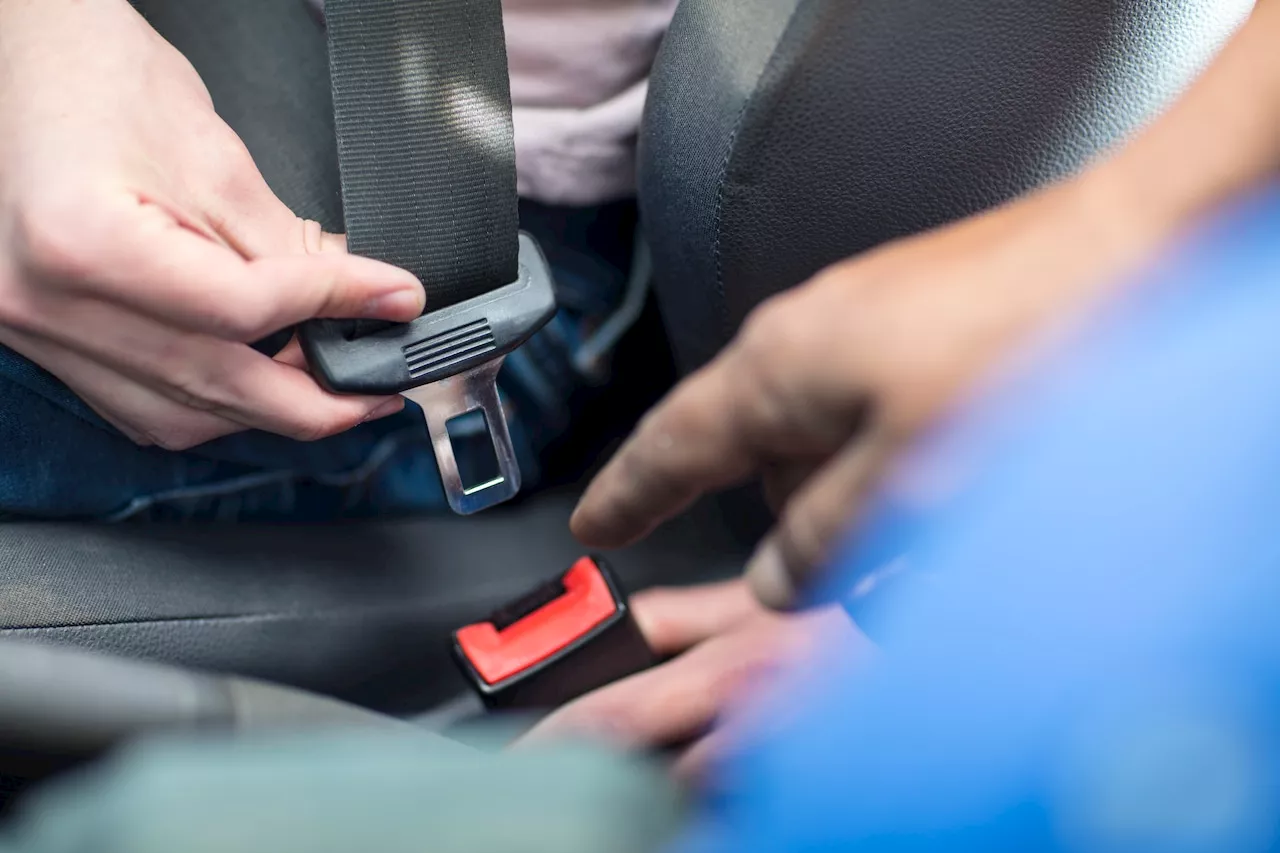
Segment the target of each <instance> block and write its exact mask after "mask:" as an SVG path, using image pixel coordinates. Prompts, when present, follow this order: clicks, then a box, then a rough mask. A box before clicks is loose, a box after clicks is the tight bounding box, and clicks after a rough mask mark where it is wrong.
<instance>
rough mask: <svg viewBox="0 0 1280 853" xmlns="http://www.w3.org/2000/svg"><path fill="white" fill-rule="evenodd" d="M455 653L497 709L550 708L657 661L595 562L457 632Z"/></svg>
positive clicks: (610, 577) (613, 581) (617, 589)
mask: <svg viewBox="0 0 1280 853" xmlns="http://www.w3.org/2000/svg"><path fill="white" fill-rule="evenodd" d="M453 653H454V658H455V659H456V660H457V662H458V666H459V668H460V669H461V670H462V673H463V675H464V677H466V679H467V681H468V682H470V684H471V686H472V688H473V689H474V690H475V691H476V692H477V693H478V694H479V696H480V698H481V700H482V701H483V702H484V704H485V706H486V707H488V708H490V709H494V710H498V709H501V710H519V709H545V708H554V707H557V706H559V705H563V704H564V703H566V702H569V701H571V700H573V699H576V698H577V697H579V696H581V695H583V694H585V693H589V692H590V691H592V690H595V689H597V688H599V687H603V686H604V685H606V684H609V683H611V682H614V681H617V680H619V679H621V678H625V677H627V676H629V675H632V674H634V673H637V672H640V671H641V670H644V669H648V668H649V667H651V666H653V665H654V664H655V663H657V658H656V656H655V655H654V654H653V652H652V650H651V649H650V648H649V644H648V643H647V642H646V641H645V639H644V635H643V634H642V633H641V632H640V627H639V626H638V625H637V624H636V621H635V618H634V616H633V615H632V612H631V607H630V604H629V602H628V600H627V597H626V595H625V594H624V593H623V592H622V588H621V586H620V585H619V584H618V580H617V578H616V577H615V576H614V574H613V572H612V571H611V570H610V568H609V566H608V564H606V563H605V562H604V561H603V560H601V559H599V558H596V557H583V558H582V559H580V560H578V562H576V563H574V565H573V567H572V568H570V569H569V570H568V571H567V572H565V573H563V574H562V575H560V576H559V577H557V578H556V579H554V580H552V581H551V582H549V583H546V584H543V585H542V586H540V587H538V588H536V589H534V590H532V591H531V592H529V593H528V594H526V595H524V596H521V597H520V598H519V599H517V600H515V601H513V602H511V603H510V604H508V605H507V606H506V607H503V608H500V609H499V610H497V611H495V612H494V613H493V614H492V615H490V616H489V618H488V619H487V620H486V621H484V622H479V623H476V624H474V625H468V626H466V627H465V628H462V629H460V630H458V631H455V632H454V635H453Z"/></svg>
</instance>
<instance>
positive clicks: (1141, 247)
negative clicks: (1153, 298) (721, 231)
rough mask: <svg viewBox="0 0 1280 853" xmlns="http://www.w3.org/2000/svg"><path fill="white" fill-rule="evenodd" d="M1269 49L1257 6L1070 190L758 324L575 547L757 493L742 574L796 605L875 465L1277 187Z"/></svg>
mask: <svg viewBox="0 0 1280 853" xmlns="http://www.w3.org/2000/svg"><path fill="white" fill-rule="evenodd" d="M1278 46H1280V0H1262V2H1261V3H1260V5H1259V6H1258V8H1257V9H1256V10H1255V12H1254V14H1253V16H1252V18H1251V19H1250V20H1249V21H1248V22H1247V24H1246V25H1245V26H1244V27H1243V28H1242V29H1241V30H1240V32H1239V33H1237V35H1236V36H1235V38H1234V39H1233V40H1232V41H1231V43H1230V44H1229V45H1228V46H1227V48H1226V49H1225V50H1224V51H1223V53H1222V54H1221V55H1220V56H1219V57H1218V59H1217V60H1216V61H1215V62H1214V64H1213V65H1212V66H1211V67H1210V69H1209V70H1208V71H1207V72H1206V73H1205V74H1204V75H1203V76H1202V77H1201V79H1200V80H1199V81H1197V83H1196V84H1195V85H1194V86H1192V88H1191V89H1189V90H1188V92H1187V93H1186V94H1185V95H1184V96H1183V97H1182V98H1181V99H1180V101H1179V102H1178V103H1177V104H1176V105H1175V106H1174V107H1173V108H1172V109H1171V110H1170V111H1169V112H1167V113H1166V114H1165V115H1164V116H1162V117H1161V118H1160V119H1159V120H1158V121H1156V122H1155V123H1154V124H1153V125H1152V126H1151V127H1150V128H1149V129H1148V130H1147V131H1145V132H1144V133H1142V134H1140V135H1139V136H1137V137H1136V138H1135V139H1133V140H1132V141H1131V142H1130V143H1128V144H1127V145H1126V146H1124V147H1122V148H1121V149H1120V150H1118V151H1117V152H1116V153H1114V154H1113V155H1112V156H1110V157H1109V158H1107V159H1105V160H1103V161H1101V162H1100V163H1098V164H1097V165H1095V166H1094V167H1092V168H1091V169H1089V170H1087V171H1086V172H1085V173H1084V174H1082V175H1081V176H1079V177H1077V178H1075V179H1073V180H1069V181H1066V182H1063V183H1061V184H1059V185H1056V186H1053V187H1050V188H1048V189H1046V190H1043V191H1041V192H1038V193H1035V194H1032V195H1030V196H1028V197H1026V198H1023V199H1020V200H1018V201H1015V202H1013V203H1010V204H1008V205H1005V206H1004V207H1001V208H998V209H996V210H993V211H991V212H988V213H985V214H982V215H979V216H976V217H972V218H970V219H967V220H964V221H962V222H959V223H956V224H954V225H951V226H948V227H946V228H942V229H939V230H937V231H934V232H932V233H928V234H924V235H920V236H917V237H914V238H911V239H907V240H903V241H900V242H897V243H894V244H892V245H889V246H886V247H884V248H882V249H880V250H878V251H875V252H872V253H869V254H868V255H865V256H861V257H859V258H856V259H854V260H851V261H846V262H844V263H841V264H837V265H836V266H834V267H831V268H830V269H828V270H826V271H824V272H822V273H820V274H819V275H818V276H817V277H816V278H814V279H813V280H812V281H810V282H808V283H807V284H805V285H802V286H800V287H798V288H795V289H793V290H791V291H789V292H787V293H784V294H781V295H780V296H778V297H775V298H774V299H772V300H770V301H769V302H767V303H765V304H764V305H762V306H760V308H758V309H757V310H756V311H755V312H754V314H753V315H752V316H751V317H750V318H749V319H748V321H747V323H746V324H745V326H744V328H743V330H742V332H741V333H740V334H739V335H738V337H737V339H736V340H735V341H734V342H733V343H732V344H730V346H729V347H728V348H727V349H726V350H725V351H724V352H723V353H722V354H721V355H720V356H719V358H717V359H716V360H715V361H714V362H712V363H711V364H710V365H708V366H707V367H706V368H704V369H703V370H702V371H700V372H698V373H697V374H695V375H694V376H692V377H690V378H689V379H688V380H687V381H685V382H684V383H682V384H681V385H680V386H679V387H677V389H676V390H675V391H674V392H673V393H672V394H671V396H670V397H669V398H668V399H667V400H666V401H665V402H664V403H663V404H662V405H660V406H659V407H658V408H657V409H656V410H655V411H654V412H653V413H651V414H650V416H649V417H648V418H646V419H645V421H644V423H643V424H642V425H641V427H640V428H639V429H638V430H637V432H636V434H635V435H634V436H633V437H632V438H631V439H630V440H629V441H628V442H627V444H626V445H625V446H624V447H623V448H622V450H621V451H620V452H619V453H618V455H617V456H616V457H615V458H614V459H613V460H612V461H611V462H610V464H609V465H608V466H607V467H606V468H605V469H604V471H603V472H602V473H601V474H600V475H599V477H597V478H596V480H595V482H594V483H592V485H591V487H590V488H589V489H588V491H587V493H586V495H585V496H584V498H583V500H582V503H581V505H580V506H579V507H578V510H577V512H576V513H575V515H574V518H573V528H574V531H575V532H576V534H577V535H578V536H579V538H581V539H582V540H583V541H584V542H586V543H588V544H590V545H592V546H596V547H607V546H615V545H621V544H623V543H626V542H630V541H633V540H635V539H638V538H640V537H642V536H644V535H645V534H647V533H648V532H649V531H650V530H652V529H653V528H654V527H655V526H656V525H658V524H659V523H661V522H662V521H663V520H665V519H667V518H669V517H671V516H673V515H675V514H676V513H678V512H680V511H682V510H683V509H684V508H685V507H687V506H688V505H689V504H690V503H691V502H692V501H694V500H695V499H696V498H697V497H698V496H699V495H700V494H702V493H704V492H707V491H710V490H714V489H718V488H723V487H726V486H728V485H731V484H733V483H736V482H741V481H744V480H747V479H749V478H751V477H754V476H763V478H764V481H765V487H766V493H767V494H768V495H769V496H770V498H771V500H772V501H773V502H774V504H775V507H776V508H777V509H778V510H779V511H780V518H779V523H778V525H777V528H776V529H775V530H774V532H773V534H772V535H771V536H770V537H769V538H768V539H767V540H766V541H765V543H764V544H763V545H762V546H761V549H760V551H759V552H758V553H757V555H756V557H755V559H753V561H752V563H751V565H750V566H749V568H748V576H749V577H750V579H751V581H752V583H753V585H754V586H755V588H756V590H757V593H758V594H759V595H760V596H761V597H762V598H763V599H764V600H765V601H766V602H768V603H770V604H774V605H785V604H788V603H790V602H792V601H793V600H794V597H795V595H796V590H797V586H798V584H799V582H800V580H802V579H803V578H804V577H805V576H806V575H807V574H808V573H810V572H811V571H812V570H813V568H814V567H815V566H817V565H819V564H820V563H821V562H822V561H823V559H824V558H825V556H826V554H827V552H828V549H829V548H830V547H831V545H832V543H833V542H834V541H835V540H836V539H837V538H838V536H839V535H840V533H841V532H842V531H843V530H844V529H845V528H846V527H847V525H848V524H849V518H850V515H851V514H852V513H853V511H854V510H855V509H856V507H857V506H858V504H859V502H860V501H861V500H862V498H863V497H864V495H865V494H866V493H867V491H868V490H870V489H872V488H874V487H875V485H876V483H877V481H878V479H879V476H880V474H881V473H882V472H883V470H884V468H885V466H886V465H887V464H888V463H889V461H890V460H892V459H893V458H894V456H895V455H896V454H897V452H898V451H899V450H900V449H901V448H902V447H903V446H904V445H905V444H907V443H909V442H910V441H911V440H912V439H913V438H914V436H915V435H916V434H918V432H919V431H920V430H921V429H922V428H923V427H925V426H926V425H928V424H929V423H931V422H932V421H933V420H934V419H936V418H937V417H938V416H939V414H941V413H942V412H944V411H945V410H946V409H947V407H948V406H950V405H951V404H952V403H953V402H954V401H955V400H956V398H957V397H958V396H959V395H961V394H962V393H963V392H964V391H965V390H966V389H968V388H969V387H971V386H972V385H973V384H974V382H975V381H976V380H977V379H979V378H980V377H981V376H983V375H984V374H985V373H986V372H987V371H988V370H989V369H990V368H991V366H992V365H993V364H994V363H996V362H997V361H999V360H1000V359H1001V358H1002V357H1004V356H1006V355H1007V354H1008V353H1009V352H1010V351H1011V349H1013V348H1014V347H1016V346H1018V345H1019V344H1020V343H1022V342H1023V341H1024V340H1026V339H1027V338H1028V337H1029V336H1031V335H1032V334H1034V333H1035V332H1037V331H1040V330H1043V329H1045V328H1046V327H1048V326H1050V325H1052V324H1054V323H1056V322H1059V321H1061V320H1062V318H1064V317H1069V316H1072V315H1074V314H1076V313H1078V312H1079V311H1080V310H1081V308H1082V307H1083V306H1085V305H1087V304H1088V303H1089V302H1090V301H1092V300H1094V299H1096V298H1097V297H1098V296H1099V295H1101V294H1104V293H1105V292H1107V291H1108V290H1109V289H1110V288H1112V287H1114V283H1115V282H1120V281H1123V280H1124V277H1125V274H1126V273H1128V272H1130V271H1132V269H1133V268H1134V267H1135V266H1137V265H1138V264H1140V263H1142V262H1143V261H1145V260H1146V259H1147V258H1149V257H1150V256H1151V254H1152V253H1153V252H1154V251H1156V250H1157V249H1158V248H1159V247H1160V246H1161V244H1163V243H1164V242H1165V241H1167V240H1168V239H1170V238H1171V237H1172V236H1173V235H1174V234H1175V233H1176V232H1177V231H1178V230H1179V229H1181V228H1183V227H1185V225H1186V224H1187V223H1188V221H1189V220H1191V219H1193V218H1195V217H1196V216H1198V215H1199V214H1201V213H1203V212H1205V211H1208V210H1209V209H1211V208H1213V207H1214V206H1215V205H1217V204H1218V203H1220V202H1222V201H1223V200H1225V199H1228V198H1230V197H1232V196H1233V195H1235V194H1237V193H1239V192H1241V191H1242V190H1245V189H1247V188H1248V187H1250V186H1253V185H1256V184H1259V183H1261V182H1264V181H1265V180H1267V179H1268V178H1269V177H1270V176H1272V175H1274V174H1275V173H1276V172H1277V169H1278V167H1280V47H1278ZM868 404H870V405H869V406H868ZM726 413H732V416H726Z"/></svg>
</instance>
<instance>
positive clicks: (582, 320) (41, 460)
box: [0, 202, 635, 521]
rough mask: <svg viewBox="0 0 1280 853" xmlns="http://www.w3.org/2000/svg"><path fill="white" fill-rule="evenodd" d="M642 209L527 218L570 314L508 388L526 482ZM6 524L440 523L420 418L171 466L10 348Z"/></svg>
mask: <svg viewBox="0 0 1280 853" xmlns="http://www.w3.org/2000/svg"><path fill="white" fill-rule="evenodd" d="M634 216H635V214H634V205H633V204H631V203H630V202H625V203H617V204H612V205H606V206H602V207H595V208H582V209H567V208H554V207H547V206H544V205H537V204H533V203H523V204H522V205H521V221H522V226H523V227H524V228H525V229H526V230H528V231H530V232H532V233H533V234H534V235H535V236H537V237H538V238H539V240H540V241H541V242H542V244H543V249H544V250H545V251H546V253H547V257H548V260H549V261H550V263H551V265H552V268H553V269H554V271H555V275H556V287H557V295H558V297H559V300H560V306H561V310H560V312H559V313H558V314H557V316H556V317H555V319H553V320H552V322H551V323H550V324H548V326H547V327H546V328H545V329H544V330H543V331H541V332H540V333H539V334H538V335H536V336H535V337H534V338H533V339H532V340H531V341H529V343H528V344H526V345H525V346H524V347H522V348H521V349H520V350H519V351H517V352H515V353H512V354H511V355H510V356H509V357H508V358H507V362H506V365H505V367H504V369H503V372H502V375H501V377H500V379H499V386H500V389H501V391H502V394H503V396H504V402H505V403H506V405H507V408H508V411H509V412H510V413H511V414H512V417H511V427H512V439H513V441H514V442H515V444H516V452H517V455H518V456H519V458H520V463H521V466H522V468H523V470H524V473H525V480H526V483H528V484H530V485H533V486H536V484H537V482H538V480H539V477H540V474H541V471H540V465H539V462H540V458H539V457H540V455H541V453H542V451H543V450H544V449H545V448H546V447H547V446H548V445H549V444H550V443H551V441H552V440H554V439H556V438H557V437H561V436H562V435H563V434H564V433H565V432H566V431H567V430H568V429H569V428H570V427H571V425H572V422H573V416H574V398H575V395H576V393H577V392H578V391H579V390H580V386H581V385H582V382H581V381H580V379H579V377H578V376H577V375H576V373H575V371H574V369H573V366H572V359H573V355H574V352H575V350H576V349H577V347H578V346H580V345H581V343H582V340H583V337H584V335H585V334H587V333H588V332H589V330H590V328H591V327H592V326H593V325H594V324H596V323H597V322H598V321H599V320H600V319H601V318H603V317H604V316H606V315H607V314H608V313H609V312H610V311H611V310H612V308H613V306H615V305H616V304H617V302H618V301H619V300H620V299H621V296H622V293H623V290H624V288H625V284H626V278H627V274H628V270H629V264H630V256H631V249H632V239H633V231H634ZM0 459H2V460H3V464H2V465H0V518H4V517H11V518H92V519H107V520H124V519H152V520H220V521H236V520H245V521H248V520H254V521H283V520H289V521H321V520H329V519H337V518H359V517H369V516H374V515H377V516H387V515H396V514H411V513H421V512H432V511H436V510H442V509H443V508H444V507H445V506H446V503H445V499H444V493H443V491H442V489H441V486H440V479H439V474H438V473H437V470H436V463H435V457H434V455H433V454H432V451H431V447H430V444H429V443H428V441H427V436H426V429H425V426H424V424H423V421H422V416H421V413H420V412H419V411H418V409H417V407H416V406H414V405H413V404H409V405H408V406H406V410H405V411H404V412H402V413H401V414H399V415H396V416H394V417H391V418H386V419H385V420H382V421H378V422H375V423H370V424H365V425H363V426H360V427H358V428H356V429H353V430H351V431H350V432H347V433H345V434H343V435H338V436H334V437H332V438H329V439H325V440H323V441H318V442H314V443H309V444H308V443H302V442H297V441H292V440H289V439H285V438H282V437H279V436H274V435H268V434H265V433H258V432H248V433H242V434H240V435H234V436H229V437H227V438H224V439H220V440H218V441H214V442H211V443H209V444H206V445H203V446H201V447H198V448H195V449H194V450H191V451H187V452H183V453H173V452H169V451H165V450H159V449H156V448H143V447H138V446H136V445H134V444H133V443H132V442H131V441H129V440H128V439H127V438H125V437H124V436H123V435H121V434H120V433H119V432H118V431H117V430H115V429H114V428H113V427H111V426H110V425H109V424H107V423H106V422H105V421H103V420H102V419H101V418H100V417H98V416H97V415H96V414H95V413H94V412H93V411H92V410H91V409H90V408H89V407H88V406H86V405H85V404H84V403H83V402H81V401H80V400H79V399H78V398H77V397H76V396H75V395H74V394H73V393H72V392H71V391H70V390H69V389H68V388H67V387H66V386H65V385H63V384H62V383H61V382H60V381H58V380H57V379H56V378H55V377H53V376H51V375H50V374H49V373H47V372H46V371H44V370H42V369H41V368H40V367H38V366H37V365H35V364H33V363H31V362H30V361H28V360H27V359H25V358H23V357H22V356H20V355H18V354H17V353H14V352H12V351H11V350H8V349H5V348H3V347H0Z"/></svg>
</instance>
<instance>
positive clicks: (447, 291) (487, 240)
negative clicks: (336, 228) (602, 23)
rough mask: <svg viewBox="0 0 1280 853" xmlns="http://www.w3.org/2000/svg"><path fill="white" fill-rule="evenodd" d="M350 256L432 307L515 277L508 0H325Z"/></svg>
mask: <svg viewBox="0 0 1280 853" xmlns="http://www.w3.org/2000/svg"><path fill="white" fill-rule="evenodd" d="M325 14H326V19H327V22H328V28H329V75H330V80H331V81H332V86H333V105H334V114H335V118H336V125H337V133H338V156H339V161H340V166H341V172H342V203H343V210H344V211H345V216H346V225H347V241H348V247H349V248H350V250H351V251H352V252H353V253H355V254H359V255H364V256H367V257H371V258H376V259H378V260H381V261H386V262H388V263H391V264H395V265H396V266H399V267H403V268H404V269H407V270H409V271H410V272H412V273H414V274H415V275H417V276H418V278H419V279H420V280H421V281H422V283H423V286H424V287H426V289H427V310H428V311H436V310H439V309H440V308H444V307H447V306H449V305H453V304H456V303H458V302H462V301H464V300H466V299H469V298H471V297H474V296H477V295H479V294H482V293H485V292H487V291H490V290H494V289H497V288H499V287H502V286H503V285H506V284H510V283H511V282H512V281H515V279H516V276H517V256H518V243H517V233H518V229H519V214H518V210H517V202H516V162H515V143H514V139H513V130H512V123H511V85H510V82H509V78H508V71H507V51H506V41H505V37H504V33H503V24H502V5H501V3H500V0H328V2H327V3H326V5H325Z"/></svg>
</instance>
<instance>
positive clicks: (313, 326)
mask: <svg viewBox="0 0 1280 853" xmlns="http://www.w3.org/2000/svg"><path fill="white" fill-rule="evenodd" d="M519 240H520V259H519V276H518V277H517V279H516V280H515V281H513V282H512V283H510V284H508V285H506V286H503V287H500V288H497V289H495V290H492V291H490V292H488V293H484V294H481V295H479V296H476V297H473V298H471V299H468V300H466V301H464V302H459V303H457V304H455V305H450V306H448V307H446V308H442V309H440V310H438V311H432V312H429V313H427V314H424V315H423V316H421V317H419V318H418V319H417V320H414V321H413V322H411V323H406V324H403V325H398V326H394V327H391V328H388V329H383V330H380V331H377V332H374V333H372V334H369V335H365V336H362V337H358V338H357V337H354V336H353V335H352V333H351V326H350V324H349V323H348V324H344V323H342V322H340V321H333V320H315V321H312V322H310V323H307V324H305V325H304V327H303V328H302V330H301V332H300V339H301V342H302V346H303V350H304V351H305V352H306V355H307V360H308V362H309V363H310V365H311V368H312V372H313V373H314V374H315V375H316V377H317V378H318V379H319V380H320V382H321V383H322V384H323V385H324V386H325V387H326V388H328V389H329V390H330V391H334V392H337V393H345V394H403V395H404V396H405V397H406V398H408V399H409V400H412V401H413V402H415V403H417V404H418V405H419V406H420V407H421V408H422V412H423V415H424V417H425V418H426V422H427V431H428V433H429V435H430V437H431V445H432V448H433V450H434V451H435V456H436V461H437V463H438V464H439V467H440V477H441V481H442V482H443V485H444V491H445V496H446V497H447V498H448V500H449V506H450V507H452V508H453V510H454V512H457V513H459V514H461V515H470V514H472V513H476V512H480V511H481V510H485V509H488V508H490V507H492V506H496V505H497V504H500V503H502V502H503V501H506V500H509V499H510V498H512V497H514V496H515V495H516V493H517V492H519V491H520V466H519V463H518V462H517V460H516V455H515V449H514V447H513V446H512V443H511V431H510V429H509V427H508V426H507V418H506V414H505V412H504V411H503V409H502V405H501V402H500V400H499V397H498V388H497V384H496V383H497V377H498V371H499V370H500V369H501V367H502V362H503V359H504V358H505V357H506V356H507V354H508V353H510V352H512V351H513V350H515V349H516V348H517V347H519V346H520V345H521V344H523V343H524V342H525V341H527V340H529V338H531V337H532V336H533V334H534V333H535V332H537V331H538V330H539V329H541V328H542V327H543V326H544V325H546V324H547V322H548V321H549V320H550V319H551V318H552V316H553V315H554V314H555V312H556V298H555V289H554V286H553V284H552V278H551V270H550V267H549V266H548V264H547V261H546V258H545V257H544V256H543V254H542V250H541V249H540V248H539V247H538V243H537V241H536V240H534V238H533V237H532V236H530V235H528V234H523V233H522V234H520V237H519ZM476 411H479V412H483V413H484V417H485V421H486V422H487V424H488V429H489V437H490V439H491V440H492V442H493V450H494V457H495V459H496V462H497V466H496V474H495V475H494V476H493V477H491V478H489V479H487V480H486V481H484V482H481V483H475V484H470V485H468V484H465V483H464V482H463V478H462V474H461V472H460V470H459V466H458V460H457V456H456V454H455V453H454V447H453V441H452V440H451V438H450V436H449V423H450V422H451V421H453V420H455V419H456V418H459V417H462V416H464V415H468V414H470V413H472V412H476Z"/></svg>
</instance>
